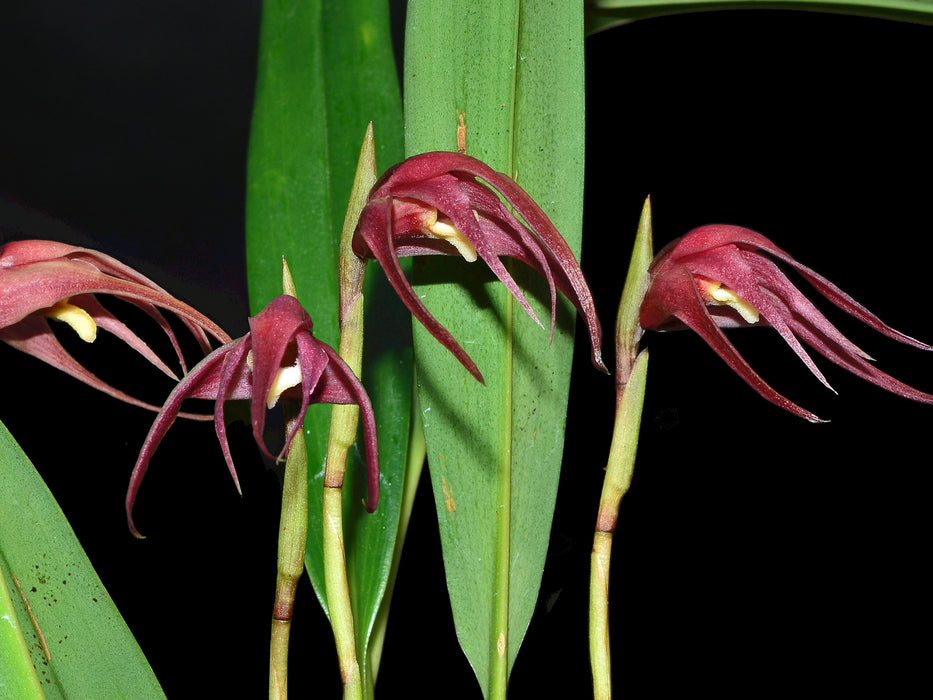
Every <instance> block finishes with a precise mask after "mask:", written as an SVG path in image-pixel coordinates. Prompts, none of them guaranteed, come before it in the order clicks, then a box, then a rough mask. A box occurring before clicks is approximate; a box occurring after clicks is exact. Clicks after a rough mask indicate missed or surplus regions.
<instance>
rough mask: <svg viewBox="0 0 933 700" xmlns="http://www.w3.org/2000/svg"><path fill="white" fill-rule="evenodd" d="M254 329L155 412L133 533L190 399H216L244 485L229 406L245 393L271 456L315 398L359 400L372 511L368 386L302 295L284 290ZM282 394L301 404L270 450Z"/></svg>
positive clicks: (374, 472) (374, 480)
mask: <svg viewBox="0 0 933 700" xmlns="http://www.w3.org/2000/svg"><path fill="white" fill-rule="evenodd" d="M249 326H250V330H249V332H248V333H247V334H246V335H244V336H243V337H242V338H237V339H236V340H233V341H231V342H229V343H227V344H226V345H224V346H223V347H220V348H217V349H216V350H215V351H214V352H212V353H211V354H210V355H208V356H207V357H205V358H204V359H203V360H202V361H201V362H200V363H199V364H198V365H197V366H195V367H194V368H193V369H192V370H191V371H190V372H189V373H188V374H187V375H186V376H185V377H184V378H183V379H182V380H181V381H180V382H179V383H178V386H176V387H175V390H174V391H172V393H171V394H170V395H169V397H168V399H167V400H166V402H165V405H164V406H163V407H162V410H161V411H160V413H159V415H158V416H157V417H156V419H155V422H154V423H153V424H152V428H151V429H150V430H149V435H148V436H147V437H146V441H145V442H144V443H143V447H142V449H141V450H140V453H139V458H138V459H137V461H136V466H135V467H134V468H133V474H132V476H131V477H130V486H129V489H128V491H127V495H126V515H127V519H128V522H129V525H130V530H131V532H132V533H133V534H134V535H136V536H137V537H138V536H139V532H138V531H137V530H136V526H135V525H134V524H133V517H132V509H133V503H134V501H135V499H136V494H137V492H138V491H139V486H140V484H141V483H142V480H143V477H144V476H145V474H146V469H147V468H148V465H149V460H150V458H151V457H152V454H153V453H154V452H155V450H156V448H157V447H158V445H159V442H160V441H161V440H162V438H163V437H164V436H165V433H166V432H167V431H168V429H169V428H170V427H171V425H172V423H174V422H175V418H176V417H177V416H178V413H179V410H180V408H181V404H182V402H183V401H184V400H185V399H211V400H213V401H215V405H214V427H215V430H216V432H217V438H218V440H219V441H220V446H221V449H222V451H223V455H224V459H225V460H226V462H227V467H228V469H229V470H230V474H231V476H232V477H233V480H234V483H235V484H236V486H237V490H239V488H240V485H239V479H238V478H237V474H236V469H235V468H234V465H233V458H232V457H231V455H230V448H229V446H228V444H227V431H226V423H225V421H224V404H225V402H227V401H232V400H239V399H247V400H249V401H250V416H251V422H252V426H253V437H254V438H255V439H256V443H257V444H258V445H259V448H260V449H261V450H262V451H263V452H264V453H265V454H266V455H267V456H268V457H270V458H272V459H281V458H282V457H283V456H284V455H285V454H286V453H287V452H288V449H289V447H290V445H291V442H292V439H293V438H294V436H295V433H296V432H297V431H298V430H300V429H301V426H302V422H303V419H304V415H305V412H306V411H307V410H308V406H309V405H310V404H312V403H332V404H358V405H359V407H360V413H361V415H362V419H363V434H364V439H365V443H366V466H367V473H368V489H369V500H368V502H367V505H366V508H367V510H369V511H370V512H372V511H374V510H375V509H376V506H377V505H378V502H379V448H378V443H377V441H376V422H375V416H374V415H373V409H372V405H371V404H370V401H369V397H368V395H367V394H366V390H365V389H364V388H363V386H362V384H360V381H359V379H358V378H357V377H356V375H355V374H354V373H353V370H351V369H350V367H348V366H347V364H346V363H345V362H344V361H343V359H341V357H340V355H338V354H337V352H336V351H335V350H334V349H333V348H331V347H330V346H329V345H327V344H326V343H323V342H321V341H320V340H318V339H317V338H315V337H314V336H313V335H312V322H311V317H310V316H309V315H308V313H307V311H305V310H304V308H303V307H302V306H301V304H300V303H299V302H298V300H297V299H295V298H294V297H291V296H288V295H281V296H278V297H276V298H275V299H273V300H272V301H271V302H269V304H268V305H267V306H266V307H265V308H264V309H263V310H262V311H260V312H259V313H258V314H256V315H255V316H253V317H252V318H251V319H250V320H249ZM280 398H282V399H283V400H287V401H295V402H297V403H298V410H297V413H295V415H294V419H293V420H292V421H290V425H291V426H292V427H291V430H290V431H289V432H288V434H287V435H286V436H285V444H284V446H283V447H282V449H281V451H280V452H279V453H278V455H273V454H272V453H271V452H270V451H269V449H268V447H267V446H266V442H265V439H264V437H263V430H264V428H265V420H266V411H267V409H271V408H272V407H274V406H275V404H276V403H277V402H278V400H279V399H280Z"/></svg>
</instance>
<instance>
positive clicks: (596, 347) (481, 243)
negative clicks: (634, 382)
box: [354, 151, 607, 376]
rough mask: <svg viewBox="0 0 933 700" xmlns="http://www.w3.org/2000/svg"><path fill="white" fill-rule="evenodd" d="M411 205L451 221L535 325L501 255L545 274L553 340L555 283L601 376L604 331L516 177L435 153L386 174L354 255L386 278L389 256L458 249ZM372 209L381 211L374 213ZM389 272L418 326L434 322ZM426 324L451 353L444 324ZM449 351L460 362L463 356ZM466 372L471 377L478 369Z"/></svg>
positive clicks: (566, 253) (579, 279)
mask: <svg viewBox="0 0 933 700" xmlns="http://www.w3.org/2000/svg"><path fill="white" fill-rule="evenodd" d="M500 197H501V198H502V199H500ZM503 199H504V200H505V203H507V204H508V205H509V206H508V207H507V206H505V203H503V201H502V200H503ZM390 201H401V202H404V204H403V205H402V206H400V207H399V208H398V209H397V210H394V209H393V207H392V205H391V204H387V202H390ZM412 202H421V203H423V205H424V207H425V209H426V211H425V215H427V214H428V213H429V212H428V211H427V210H430V209H433V210H434V211H435V212H436V215H437V216H439V215H442V216H443V217H444V220H445V225H446V221H449V222H450V226H451V227H452V228H453V229H455V230H456V231H458V232H459V233H458V235H462V236H463V238H464V239H466V240H467V241H469V244H470V245H471V246H472V247H473V248H474V249H475V250H476V253H477V255H478V256H479V257H480V258H482V259H483V261H484V262H485V263H486V264H487V265H488V266H489V268H490V269H491V270H492V272H493V273H494V274H495V275H496V277H497V278H498V279H499V280H500V281H501V282H502V283H503V284H504V285H505V286H506V288H507V289H508V290H509V292H510V293H511V294H512V295H513V297H514V298H515V299H516V300H517V301H518V302H519V304H520V305H521V306H522V308H523V309H524V310H525V312H526V313H527V314H528V315H529V316H531V318H532V319H534V320H535V322H537V323H538V324H539V325H540V321H539V319H538V318H537V315H536V314H535V312H534V310H533V309H532V307H531V305H530V304H529V302H528V300H527V298H526V296H525V294H524V292H523V291H522V289H521V288H520V287H519V286H518V284H517V283H516V282H515V280H514V279H513V277H512V275H511V273H510V272H509V270H508V268H506V266H505V265H503V264H502V262H501V261H500V260H499V258H500V257H501V256H503V255H506V256H509V257H514V258H517V259H519V260H521V261H522V262H524V263H526V264H528V265H529V266H531V267H532V268H534V269H535V270H537V271H538V272H539V273H541V274H542V275H544V277H545V278H546V281H547V284H548V288H549V292H550V297H551V330H550V336H551V338H553V332H554V325H555V322H556V319H555V310H556V291H555V284H556V287H557V288H559V289H560V290H561V291H562V292H563V293H564V294H565V295H566V296H567V297H568V298H569V299H570V300H571V302H572V303H573V304H574V306H575V307H576V308H577V310H578V311H579V312H580V314H581V315H582V317H583V320H584V322H585V323H586V324H587V329H588V331H589V335H590V342H591V344H592V346H593V364H594V365H595V366H596V367H598V368H599V369H602V370H603V371H607V370H606V368H605V365H604V364H603V361H602V350H601V343H602V330H601V327H600V324H599V319H598V317H597V315H596V310H595V306H594V304H593V299H592V294H591V292H590V290H589V286H588V285H587V283H586V280H585V278H584V277H583V273H582V271H581V270H580V266H579V264H578V263H577V261H576V257H575V256H574V254H573V251H571V250H570V247H569V246H568V245H567V243H566V241H564V239H563V237H562V236H561V235H560V233H559V232H558V231H557V229H556V228H555V227H554V225H553V223H551V221H550V219H549V218H548V217H547V215H546V214H545V213H544V211H543V210H542V209H541V208H540V207H539V206H538V205H537V203H535V201H534V200H533V199H532V198H531V197H530V196H529V195H528V194H527V193H526V192H525V191H524V190H523V189H522V188H521V187H519V186H518V185H517V184H516V183H515V181H514V180H512V179H511V178H510V177H508V176H506V175H503V174H502V173H498V172H496V171H495V170H493V169H492V168H490V167H489V166H487V165H486V164H484V163H482V162H481V161H479V160H477V159H475V158H472V157H470V156H467V155H465V154H462V153H449V152H444V151H437V152H432V153H424V154H421V155H417V156H413V157H412V158H409V159H408V160H406V161H404V162H403V163H400V164H398V165H396V166H394V167H393V168H391V169H390V170H389V171H387V172H386V173H385V174H384V175H383V176H382V178H380V180H379V181H378V182H377V183H376V185H375V187H374V188H373V191H372V193H371V196H370V201H369V204H368V205H367V207H366V208H365V209H364V212H363V215H362V217H361V219H360V224H359V226H358V228H357V233H356V236H355V237H354V251H355V252H356V253H357V255H360V256H363V257H365V256H367V255H371V256H372V257H375V258H376V259H377V260H379V262H380V264H381V265H382V266H383V268H384V269H385V270H386V271H387V274H390V271H389V268H390V266H392V265H391V264H390V263H389V261H388V259H387V258H388V257H389V255H433V254H437V253H444V252H446V253H456V252H458V251H457V249H456V247H455V245H452V244H451V242H450V241H449V240H442V239H443V238H446V236H442V237H441V238H435V239H433V240H432V238H431V236H430V235H429V233H430V232H429V231H426V230H425V229H424V225H423V222H424V221H425V216H421V217H419V216H418V211H417V208H416V207H414V206H413V205H412V204H411V203H412ZM509 207H511V208H512V209H514V211H515V212H516V213H517V215H516V214H513V213H512V210H510V209H509ZM377 208H378V209H381V211H379V212H378V213H377V212H376V209H377ZM368 214H369V216H367V215H368ZM384 227H385V230H387V231H388V233H389V235H390V236H391V240H390V241H380V240H378V234H377V233H374V232H375V231H378V230H383V228H384ZM434 230H435V231H436V230H437V229H436V228H435V229H434ZM364 242H365V245H364ZM454 243H456V241H454ZM390 251H391V252H390ZM392 267H397V265H395V266H392ZM392 272H393V274H394V277H395V279H394V281H393V282H392V284H393V287H395V288H396V289H397V290H399V293H400V294H403V295H404V296H403V299H404V300H405V303H406V305H407V306H408V307H409V309H410V310H412V313H415V314H416V316H417V317H418V318H419V320H422V321H423V322H425V321H427V320H428V319H430V321H433V317H431V316H430V314H429V313H428V312H427V310H426V309H424V305H423V304H421V303H420V300H416V297H415V295H414V293H413V292H412V291H411V289H410V285H409V284H408V283H407V281H405V280H404V277H403V275H401V272H400V271H392ZM390 276H392V275H390ZM415 308H417V309H418V311H417V313H416V312H415V311H414V309H415ZM425 325H428V323H427V322H426V323H425ZM428 327H429V330H430V331H431V332H432V334H433V335H435V337H437V338H438V339H439V340H441V342H442V343H443V344H444V345H445V346H446V347H448V348H450V349H451V350H453V349H454V348H455V347H456V348H459V345H455V341H453V339H452V338H450V337H449V333H446V330H444V331H443V333H442V332H441V331H442V326H440V324H438V323H436V321H435V322H433V323H432V324H431V325H430V326H428ZM445 334H446V335H445ZM460 350H462V348H460ZM455 354H457V356H458V359H460V360H461V362H463V357H462V356H461V355H460V354H459V353H455ZM464 354H465V353H464ZM464 364H466V363H465V362H464ZM472 373H473V374H474V376H477V373H476V372H472Z"/></svg>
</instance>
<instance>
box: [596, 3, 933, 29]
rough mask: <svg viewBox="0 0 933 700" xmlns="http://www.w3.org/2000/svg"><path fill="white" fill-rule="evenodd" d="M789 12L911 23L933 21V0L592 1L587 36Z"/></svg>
mask: <svg viewBox="0 0 933 700" xmlns="http://www.w3.org/2000/svg"><path fill="white" fill-rule="evenodd" d="M755 8H761V9H769V10H774V9H785V10H812V11H817V12H838V13H840V14H849V15H865V16H870V17H883V18H885V19H896V20H905V21H911V22H931V21H933V0H589V2H588V3H587V9H586V27H587V33H592V32H596V31H599V30H601V29H606V28H608V27H611V26H613V25H617V24H620V23H622V22H626V21H630V20H634V19H640V18H644V17H655V16H657V15H669V14H674V13H681V12H700V11H703V10H728V9H734V10H751V9H755Z"/></svg>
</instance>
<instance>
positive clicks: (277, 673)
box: [269, 418, 308, 698]
mask: <svg viewBox="0 0 933 700" xmlns="http://www.w3.org/2000/svg"><path fill="white" fill-rule="evenodd" d="M294 420H296V418H292V419H291V420H290V421H289V426H288V430H289V431H290V430H291V429H292V427H293V421H294ZM307 539H308V454H307V450H306V448H305V439H304V431H303V430H299V431H298V432H296V433H295V437H294V439H293V440H292V444H291V448H290V449H289V452H288V457H287V458H286V460H285V477H284V479H283V484H282V515H281V518H280V520H279V550H278V573H277V576H276V581H275V604H274V606H273V610H272V642H271V646H270V654H269V697H270V698H286V697H288V639H289V634H290V633H291V624H292V610H293V608H294V603H295V589H296V587H297V585H298V579H299V578H301V574H302V572H303V571H304V555H305V545H306V543H307Z"/></svg>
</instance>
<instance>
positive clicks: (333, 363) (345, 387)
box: [314, 343, 379, 513]
mask: <svg viewBox="0 0 933 700" xmlns="http://www.w3.org/2000/svg"><path fill="white" fill-rule="evenodd" d="M321 347H322V348H323V350H324V352H325V353H327V356H328V357H329V358H330V362H329V363H328V365H327V372H326V376H325V377H324V378H323V381H321V382H319V384H318V385H319V387H320V391H319V392H316V393H315V395H314V401H315V402H316V403H338V404H351V403H355V404H357V405H359V407H360V416H361V417H362V419H363V439H364V442H365V445H366V473H367V490H368V493H369V498H368V499H367V501H366V510H367V511H369V512H370V513H372V512H373V511H375V510H376V508H377V507H378V505H379V443H378V441H377V438H376V416H375V414H374V413H373V407H372V404H371V403H370V401H369V395H368V394H367V393H366V389H364V388H363V385H362V384H361V383H360V380H359V378H358V377H357V376H356V374H354V373H353V370H352V369H350V367H349V366H348V365H347V363H346V362H344V361H343V358H341V357H340V355H338V354H337V352H336V351H335V350H334V349H333V348H331V347H330V346H329V345H327V344H325V343H321Z"/></svg>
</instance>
